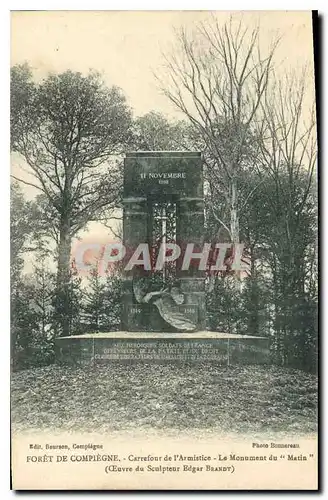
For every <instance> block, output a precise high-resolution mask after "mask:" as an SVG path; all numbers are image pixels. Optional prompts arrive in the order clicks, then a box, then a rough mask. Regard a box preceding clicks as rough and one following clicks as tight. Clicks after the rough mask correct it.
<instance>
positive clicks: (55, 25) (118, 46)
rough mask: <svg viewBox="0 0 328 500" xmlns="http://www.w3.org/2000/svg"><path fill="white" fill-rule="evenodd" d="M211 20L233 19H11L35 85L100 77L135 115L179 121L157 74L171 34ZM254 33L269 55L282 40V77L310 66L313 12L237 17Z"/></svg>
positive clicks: (169, 15) (184, 14)
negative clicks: (54, 77) (256, 29)
mask: <svg viewBox="0 0 328 500" xmlns="http://www.w3.org/2000/svg"><path fill="white" fill-rule="evenodd" d="M210 15H214V16H215V17H217V18H218V19H219V22H220V23H223V22H224V21H226V20H227V19H228V18H229V16H230V13H229V12H213V13H212V14H211V13H210V12H208V11H143V12H140V11H138V12H137V11H135V12H132V11H48V12H47V11H43V12H42V11H41V12H36V11H34V12H33V11H30V12H24V11H20V12H13V13H12V19H11V63H12V64H17V63H23V62H24V61H27V62H29V64H30V65H31V66H32V67H33V69H34V74H35V77H36V78H37V79H39V78H43V77H45V76H46V75H47V74H48V72H62V71H65V70H67V69H71V70H73V71H74V70H75V71H80V72H82V73H87V72H88V70H89V69H90V68H93V69H96V70H98V71H100V72H102V73H103V77H104V79H105V81H106V83H108V85H112V84H115V85H118V86H119V87H121V88H122V89H123V90H124V92H125V95H126V96H127V99H128V102H129V104H130V106H132V108H133V109H134V112H135V114H136V115H141V114H144V113H147V112H148V111H150V110H156V111H159V112H162V113H164V114H166V115H167V116H172V117H173V116H175V115H176V113H177V112H176V111H175V110H174V109H173V107H172V106H171V104H170V103H169V101H168V100H167V98H166V97H164V96H163V95H161V94H160V92H159V90H158V88H157V85H156V80H155V78H154V73H155V74H156V73H158V72H161V71H162V69H161V68H162V66H163V56H162V53H163V52H164V53H165V52H167V51H169V50H171V49H172V47H173V46H174V44H175V33H174V29H177V28H179V27H180V26H185V27H186V28H187V29H188V30H192V29H193V28H194V27H195V25H196V24H197V23H198V22H199V21H200V20H206V19H208V18H209V17H210ZM239 16H242V18H243V23H244V24H245V25H249V26H250V27H252V26H254V25H255V24H257V23H258V24H259V26H260V39H261V44H262V46H263V48H264V50H265V49H266V48H267V47H268V44H269V43H270V41H271V39H272V37H274V36H275V35H277V34H279V35H282V36H283V38H282V41H281V44H280V47H279V49H278V51H277V54H276V60H277V61H279V64H280V66H281V68H282V71H284V70H285V69H286V68H288V67H289V66H291V67H297V66H299V65H302V64H303V63H304V61H306V60H309V61H312V30H311V13H310V12H306V11H303V12H297V11H296V12H291V11H289V12H287V11H286V12H281V11H258V12H256V11H255V12H252V11H247V12H243V13H242V14H239Z"/></svg>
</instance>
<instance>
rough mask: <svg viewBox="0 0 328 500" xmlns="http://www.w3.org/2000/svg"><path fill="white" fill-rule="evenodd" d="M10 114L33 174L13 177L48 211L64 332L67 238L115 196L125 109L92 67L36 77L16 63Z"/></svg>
mask: <svg viewBox="0 0 328 500" xmlns="http://www.w3.org/2000/svg"><path fill="white" fill-rule="evenodd" d="M25 95H27V96H28V98H27V97H26V98H25V97H24V96H25ZM22 96H23V97H22ZM22 99H23V100H24V103H25V105H24V109H23V111H22V112H21V111H20V106H19V103H20V102H21V101H22ZM11 114H12V117H13V119H12V125H13V127H14V130H13V133H12V139H13V140H12V148H13V150H14V151H16V152H18V153H20V154H21V155H22V156H23V158H24V160H25V161H26V163H27V165H28V172H29V174H30V175H31V176H32V181H26V180H25V179H22V178H17V177H16V179H18V180H19V181H20V182H23V183H25V184H30V185H33V186H34V187H36V188H37V189H39V190H40V192H41V193H42V194H43V195H44V198H43V200H44V201H45V202H46V203H47V204H48V206H49V207H50V209H51V212H52V213H53V224H54V229H55V233H57V241H58V259H57V295H58V300H57V303H56V304H57V306H58V310H57V315H58V327H59V328H58V332H59V333H61V334H62V335H68V334H69V330H70V327H69V321H70V318H69V310H70V308H71V304H70V303H69V300H70V291H69V288H70V250H71V239H72V236H73V235H75V234H76V233H77V232H78V231H79V230H80V229H82V228H84V227H85V226H86V224H87V223H88V222H89V221H91V220H94V219H95V218H97V219H99V217H100V216H101V215H102V213H103V212H104V210H105V209H109V208H113V206H115V203H116V202H117V198H118V196H119V191H120V187H121V180H122V172H121V162H119V161H117V160H116V159H115V155H118V154H119V153H122V151H123V148H124V147H126V146H127V144H128V142H129V140H130V127H131V112H130V109H129V108H128V106H127V104H126V101H125V97H124V96H123V94H122V92H121V90H120V89H118V88H117V87H111V88H108V87H106V86H105V84H104V83H103V82H102V80H101V78H100V75H99V74H98V73H95V72H90V73H89V75H87V76H83V75H82V74H81V73H73V72H72V71H66V72H64V73H62V74H59V75H54V74H51V75H49V76H48V77H47V78H46V79H45V80H43V81H42V82H41V83H40V84H39V85H36V84H33V83H31V74H30V72H29V71H28V68H27V67H26V66H24V67H22V66H16V67H14V68H12V87H11ZM113 156H114V159H113Z"/></svg>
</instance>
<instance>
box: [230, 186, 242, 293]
mask: <svg viewBox="0 0 328 500" xmlns="http://www.w3.org/2000/svg"><path fill="white" fill-rule="evenodd" d="M230 232H231V242H232V247H233V251H234V255H235V252H236V248H235V247H236V245H238V244H239V243H240V241H239V214H238V190H237V180H236V179H233V180H232V181H231V186H230ZM235 277H236V279H235V285H236V289H237V290H238V291H239V292H240V291H241V279H240V278H241V273H240V271H238V270H236V271H235Z"/></svg>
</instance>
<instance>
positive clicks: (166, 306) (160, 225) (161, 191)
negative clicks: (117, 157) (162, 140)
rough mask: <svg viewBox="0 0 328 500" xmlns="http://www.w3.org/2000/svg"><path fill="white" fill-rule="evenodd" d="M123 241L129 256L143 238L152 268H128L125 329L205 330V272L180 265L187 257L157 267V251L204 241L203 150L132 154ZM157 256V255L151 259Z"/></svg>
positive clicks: (197, 248) (127, 161) (197, 246)
mask: <svg viewBox="0 0 328 500" xmlns="http://www.w3.org/2000/svg"><path fill="white" fill-rule="evenodd" d="M123 204H124V210H123V242H124V245H125V248H126V249H127V250H128V254H127V255H128V257H130V255H131V253H132V252H134V251H135V250H136V248H137V247H138V245H139V244H140V242H142V243H143V242H145V243H146V244H147V245H148V248H149V249H150V257H151V269H150V270H145V269H144V268H141V269H140V268H138V267H136V266H135V267H134V268H133V269H131V270H130V271H125V273H124V274H125V276H124V282H123V313H122V327H123V329H124V330H127V331H159V332H161V331H168V332H171V331H173V332H174V331H180V332H187V331H195V330H198V331H200V330H205V321H206V315H205V282H204V273H203V272H202V271H199V270H198V266H197V265H194V266H192V265H189V266H188V269H185V270H183V269H181V267H182V259H181V257H180V258H178V259H177V260H176V261H174V262H167V263H166V262H165V263H164V264H163V266H162V269H160V270H156V261H157V258H158V252H162V253H163V249H164V252H165V249H166V248H167V247H168V246H169V245H170V244H172V243H177V248H179V249H180V250H181V254H183V252H184V251H185V248H186V246H187V244H189V245H193V252H194V253H196V252H197V251H198V252H200V251H201V250H202V248H203V244H204V241H203V240H204V196H203V169H202V163H201V154H200V153H197V152H195V153H193V152H190V153H189V152H188V153H180V152H179V153H178V152H163V153H161V152H157V153H154V152H140V153H128V154H127V155H126V158H125V168H124V198H123ZM152 257H153V258H152Z"/></svg>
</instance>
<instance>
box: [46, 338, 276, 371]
mask: <svg viewBox="0 0 328 500" xmlns="http://www.w3.org/2000/svg"><path fill="white" fill-rule="evenodd" d="M55 347H56V360H57V362H58V363H63V364H77V365H89V364H92V365H101V364H106V363H113V362H121V363H133V362H138V363H140V362H148V363H149V362H151V363H153V362H156V363H162V362H163V363H164V362H175V363H187V362H211V363H215V364H218V365H228V366H229V365H230V364H237V363H242V364H263V363H268V362H269V339H268V338H265V337H255V336H251V335H233V334H228V333H219V332H209V331H203V332H193V333H164V332H163V333H154V332H149V333H148V332H109V333H89V334H84V335H73V336H70V337H59V338H57V339H56V341H55Z"/></svg>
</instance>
